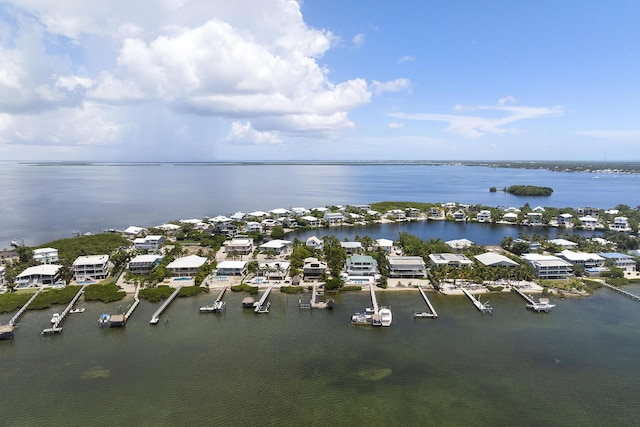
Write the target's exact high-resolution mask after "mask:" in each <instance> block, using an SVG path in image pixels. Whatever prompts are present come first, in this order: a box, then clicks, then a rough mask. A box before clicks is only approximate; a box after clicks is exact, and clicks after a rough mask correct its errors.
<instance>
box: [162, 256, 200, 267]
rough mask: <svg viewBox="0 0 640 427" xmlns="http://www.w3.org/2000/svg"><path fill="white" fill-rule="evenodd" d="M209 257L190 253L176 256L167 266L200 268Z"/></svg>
mask: <svg viewBox="0 0 640 427" xmlns="http://www.w3.org/2000/svg"><path fill="white" fill-rule="evenodd" d="M205 262H207V259H206V258H204V257H201V256H198V255H189V256H185V257H182V258H176V259H175V260H173V261H172V262H170V263H169V265H167V268H198V267H200V266H202V265H203V264H204V263H205Z"/></svg>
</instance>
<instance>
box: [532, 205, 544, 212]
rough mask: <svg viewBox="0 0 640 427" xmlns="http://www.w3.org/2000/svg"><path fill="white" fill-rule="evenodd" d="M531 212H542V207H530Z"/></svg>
mask: <svg viewBox="0 0 640 427" xmlns="http://www.w3.org/2000/svg"><path fill="white" fill-rule="evenodd" d="M531 212H538V213H543V212H544V208H543V207H542V206H536V207H535V208H533V209H531Z"/></svg>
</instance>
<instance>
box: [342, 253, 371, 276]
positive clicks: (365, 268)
mask: <svg viewBox="0 0 640 427" xmlns="http://www.w3.org/2000/svg"><path fill="white" fill-rule="evenodd" d="M346 264H347V265H346V269H345V270H346V272H347V275H349V276H374V275H376V274H378V261H376V260H375V259H374V258H373V257H372V256H369V255H353V256H351V257H349V258H347V262H346Z"/></svg>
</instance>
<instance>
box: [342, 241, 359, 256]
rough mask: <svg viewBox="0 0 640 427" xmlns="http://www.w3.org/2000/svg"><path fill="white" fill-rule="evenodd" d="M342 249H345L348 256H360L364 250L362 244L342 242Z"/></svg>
mask: <svg viewBox="0 0 640 427" xmlns="http://www.w3.org/2000/svg"><path fill="white" fill-rule="evenodd" d="M340 247H341V248H342V249H344V252H345V253H346V254H347V255H355V254H360V253H362V250H363V248H362V243H360V242H340Z"/></svg>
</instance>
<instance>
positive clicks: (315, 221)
mask: <svg viewBox="0 0 640 427" xmlns="http://www.w3.org/2000/svg"><path fill="white" fill-rule="evenodd" d="M300 219H302V220H304V221H306V223H307V225H308V226H309V227H317V226H319V225H320V223H321V220H320V218H316V217H315V216H311V215H305V216H303V217H302V218H300Z"/></svg>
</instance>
